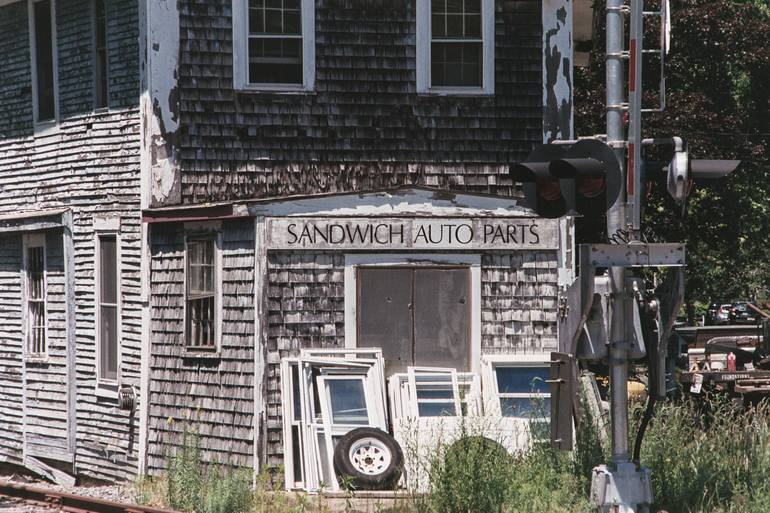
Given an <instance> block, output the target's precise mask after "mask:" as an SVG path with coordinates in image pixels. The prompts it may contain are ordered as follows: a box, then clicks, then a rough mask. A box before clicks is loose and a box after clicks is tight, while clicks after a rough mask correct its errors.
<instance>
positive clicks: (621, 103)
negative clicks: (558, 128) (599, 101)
mask: <svg viewBox="0 0 770 513" xmlns="http://www.w3.org/2000/svg"><path fill="white" fill-rule="evenodd" d="M622 8H623V1H622V0H607V31H606V32H607V77H606V88H607V143H608V144H609V145H610V146H611V147H612V148H613V149H614V151H615V154H616V156H617V158H618V162H619V163H620V168H621V175H622V177H623V178H622V181H621V183H623V184H625V183H626V172H627V170H626V166H625V163H626V158H625V143H626V136H625V126H624V121H623V115H624V113H625V112H626V109H627V105H628V104H627V103H626V101H625V77H624V67H625V62H624V60H625V59H624V44H623V41H624V32H625V30H624V27H625V18H624V13H623V12H622ZM621 191H623V192H622V193H621V195H620V197H619V198H618V200H617V201H616V202H615V204H614V205H612V206H611V207H610V208H609V210H608V211H607V235H608V236H612V235H613V234H614V233H616V232H618V231H619V230H623V229H625V227H626V194H625V187H622V188H621ZM610 284H611V294H612V297H611V299H612V317H611V319H610V348H609V368H610V393H611V397H610V419H611V425H612V461H613V463H622V462H627V461H628V383H627V381H628V350H627V343H628V340H629V337H628V330H627V328H626V318H627V317H626V316H627V314H628V313H630V312H631V310H630V308H629V307H628V298H627V293H626V271H625V269H624V268H623V267H612V268H611V269H610Z"/></svg>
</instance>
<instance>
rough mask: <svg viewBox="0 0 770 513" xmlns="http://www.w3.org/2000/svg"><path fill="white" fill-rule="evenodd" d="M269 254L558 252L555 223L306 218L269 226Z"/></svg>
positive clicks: (277, 220) (276, 221)
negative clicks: (273, 251) (272, 251)
mask: <svg viewBox="0 0 770 513" xmlns="http://www.w3.org/2000/svg"><path fill="white" fill-rule="evenodd" d="M267 233H268V248H269V249H290V250H303V249H304V250H373V249H380V250H422V251H425V250H455V251H460V250H522V249H558V247H559V224H558V221H557V220H554V219H541V218H530V217H510V218H499V217H498V218H393V217H389V218H384V217H383V218H371V217H365V218H327V217H324V218H310V217H288V218H273V219H269V220H268V228H267Z"/></svg>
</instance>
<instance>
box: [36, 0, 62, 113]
mask: <svg viewBox="0 0 770 513" xmlns="http://www.w3.org/2000/svg"><path fill="white" fill-rule="evenodd" d="M33 12H34V22H35V25H34V30H35V60H36V64H37V66H36V68H35V71H36V72H37V121H48V120H51V119H54V118H55V117H56V112H55V110H56V107H55V100H54V94H55V91H54V80H53V77H54V75H53V72H54V70H53V31H52V28H51V0H39V1H35V2H34V3H33Z"/></svg>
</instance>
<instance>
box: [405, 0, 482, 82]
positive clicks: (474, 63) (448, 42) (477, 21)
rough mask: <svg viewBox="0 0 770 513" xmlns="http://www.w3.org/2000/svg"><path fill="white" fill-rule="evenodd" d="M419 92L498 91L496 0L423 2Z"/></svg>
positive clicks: (419, 9)
mask: <svg viewBox="0 0 770 513" xmlns="http://www.w3.org/2000/svg"><path fill="white" fill-rule="evenodd" d="M417 92H420V93H438V94H442V93H443V94H493V93H494V0H418V4H417Z"/></svg>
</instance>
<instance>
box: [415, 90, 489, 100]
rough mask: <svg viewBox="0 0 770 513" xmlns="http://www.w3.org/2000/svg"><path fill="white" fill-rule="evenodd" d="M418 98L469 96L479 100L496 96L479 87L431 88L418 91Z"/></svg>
mask: <svg viewBox="0 0 770 513" xmlns="http://www.w3.org/2000/svg"><path fill="white" fill-rule="evenodd" d="M417 94H418V96H467V97H478V98H489V97H492V96H494V95H495V93H494V92H492V91H487V90H485V89H481V88H478V87H470V88H466V87H431V88H429V89H427V90H425V91H418V92H417Z"/></svg>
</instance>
